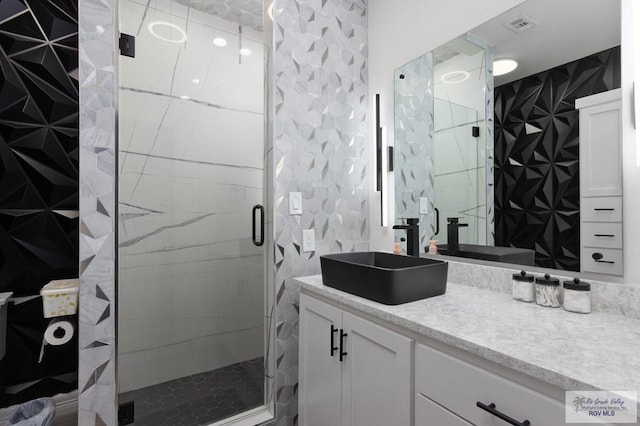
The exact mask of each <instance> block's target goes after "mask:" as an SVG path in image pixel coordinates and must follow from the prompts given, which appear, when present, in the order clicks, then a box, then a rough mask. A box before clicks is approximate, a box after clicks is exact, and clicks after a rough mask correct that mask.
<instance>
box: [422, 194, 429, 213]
mask: <svg viewBox="0 0 640 426" xmlns="http://www.w3.org/2000/svg"><path fill="white" fill-rule="evenodd" d="M420 214H429V199H428V198H427V197H420Z"/></svg>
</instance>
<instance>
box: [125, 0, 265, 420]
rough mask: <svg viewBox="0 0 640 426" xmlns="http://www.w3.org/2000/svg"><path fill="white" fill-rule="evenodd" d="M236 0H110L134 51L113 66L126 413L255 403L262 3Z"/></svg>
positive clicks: (260, 333) (260, 302) (205, 410)
mask: <svg viewBox="0 0 640 426" xmlns="http://www.w3.org/2000/svg"><path fill="white" fill-rule="evenodd" d="M244 3H246V4H243V6H242V7H243V9H240V8H239V7H236V6H234V5H233V2H225V3H224V4H223V3H219V4H217V5H216V3H215V2H193V1H190V0H164V1H162V0H149V1H147V0H145V1H142V0H122V1H120V2H119V19H120V31H121V33H125V34H129V35H132V36H134V37H135V57H125V56H121V57H120V65H119V66H120V69H119V71H120V72H119V111H118V122H119V124H118V125H119V142H118V143H119V148H118V168H119V176H118V178H119V187H118V208H119V229H118V386H119V403H120V405H121V406H122V404H127V403H133V404H134V405H135V423H134V424H135V425H154V426H158V425H178V424H186V425H208V424H214V423H216V422H224V421H225V419H229V418H233V416H242V415H244V414H243V413H246V412H248V411H249V412H251V410H253V411H254V412H255V411H258V410H261V409H264V406H265V405H266V399H267V394H268V392H266V391H265V389H266V386H265V376H266V367H265V365H266V362H265V353H266V345H267V342H266V337H265V336H266V330H267V328H268V327H267V325H266V324H265V319H266V318H267V315H265V309H266V307H265V299H266V296H265V295H266V291H265V281H266V280H265V254H266V251H265V248H264V246H262V245H261V244H260V240H263V239H264V233H263V232H264V230H263V229H262V230H261V229H260V226H257V227H255V226H252V225H254V224H255V223H258V225H259V222H260V219H259V218H257V217H256V216H254V215H257V216H259V215H260V214H263V213H264V210H263V209H262V208H261V207H256V208H254V206H260V205H262V204H263V198H264V191H265V187H264V178H265V162H264V154H265V152H264V146H265V144H264V128H265V124H264V81H265V79H264V68H265V60H264V54H265V53H264V40H263V33H262V22H263V20H262V11H263V5H262V2H261V1H259V2H257V3H254V4H253V5H252V2H244ZM222 6H223V7H222ZM252 6H253V9H251V7H252ZM252 222H254V223H252ZM254 228H257V229H254ZM216 424H217V423H216ZM221 424H222V423H221Z"/></svg>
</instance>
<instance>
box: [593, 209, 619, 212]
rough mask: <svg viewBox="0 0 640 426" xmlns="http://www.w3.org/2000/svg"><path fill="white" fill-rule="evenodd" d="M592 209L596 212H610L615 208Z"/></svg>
mask: <svg viewBox="0 0 640 426" xmlns="http://www.w3.org/2000/svg"><path fill="white" fill-rule="evenodd" d="M593 211H596V212H612V211H615V209H593Z"/></svg>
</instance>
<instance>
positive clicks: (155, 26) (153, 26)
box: [147, 21, 187, 43]
mask: <svg viewBox="0 0 640 426" xmlns="http://www.w3.org/2000/svg"><path fill="white" fill-rule="evenodd" d="M164 27H168V28H169V34H171V32H172V30H175V31H177V32H178V34H179V35H180V37H179V38H170V37H165V36H163V35H160V34H158V30H160V29H162V28H164ZM147 29H148V30H149V32H150V33H151V35H152V36H154V37H156V38H159V39H160V40H162V41H167V42H169V43H184V42H185V41H187V33H185V32H184V30H183V29H182V28H180V27H179V26H177V25H176V24H172V23H171V22H166V21H153V22H150V23H149V25H148V26H147ZM165 31H166V30H165Z"/></svg>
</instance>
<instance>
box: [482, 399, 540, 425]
mask: <svg viewBox="0 0 640 426" xmlns="http://www.w3.org/2000/svg"><path fill="white" fill-rule="evenodd" d="M476 407H479V408H481V409H483V410H484V411H486V412H487V413H490V414H492V415H494V416H496V417H497V418H499V419H500V420H504V421H505V422H507V423H509V424H510V425H513V426H530V425H531V422H530V421H529V420H525V421H523V422H519V421H517V420H515V419H512V418H511V417H509V416H507V415H506V414H504V413H501V412H500V411H498V410H496V404H494V403H493V402H492V403H491V404H489V405H485V404H483V403H482V402H480V401H478V402H476Z"/></svg>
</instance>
